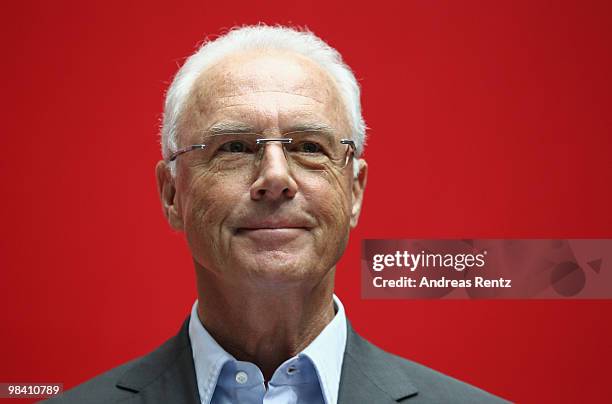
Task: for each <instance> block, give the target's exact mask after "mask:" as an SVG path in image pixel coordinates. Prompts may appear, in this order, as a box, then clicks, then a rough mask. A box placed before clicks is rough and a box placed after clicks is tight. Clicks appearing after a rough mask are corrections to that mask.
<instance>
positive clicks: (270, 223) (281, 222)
mask: <svg viewBox="0 0 612 404" xmlns="http://www.w3.org/2000/svg"><path fill="white" fill-rule="evenodd" d="M310 228H312V226H311V224H310V223H309V222H308V221H306V220H301V219H299V220H298V219H264V220H253V221H247V222H245V223H244V224H241V225H239V226H237V227H236V231H237V232H250V231H257V230H283V229H288V230H290V229H302V230H309V229H310Z"/></svg>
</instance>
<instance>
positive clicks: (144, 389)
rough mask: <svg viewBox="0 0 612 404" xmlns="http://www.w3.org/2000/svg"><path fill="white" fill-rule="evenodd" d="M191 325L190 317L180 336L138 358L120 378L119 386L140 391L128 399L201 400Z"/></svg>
mask: <svg viewBox="0 0 612 404" xmlns="http://www.w3.org/2000/svg"><path fill="white" fill-rule="evenodd" d="M188 326H189V317H188V318H187V320H185V322H184V323H183V326H182V327H181V329H180V331H179V333H178V334H177V335H176V336H174V337H173V338H171V339H169V340H168V341H167V342H166V343H164V344H163V345H162V346H161V347H159V348H158V349H157V350H155V351H154V352H152V353H151V354H149V355H147V356H145V357H143V358H142V359H141V360H139V361H137V362H136V363H135V365H134V366H132V367H131V368H130V369H128V370H127V371H126V372H125V374H124V375H123V376H122V377H121V378H120V379H119V381H118V382H117V387H118V388H120V389H124V390H129V391H133V392H138V394H135V395H134V398H133V399H132V400H129V401H126V403H127V402H134V403H136V402H146V403H194V404H195V403H199V402H200V396H199V393H198V387H197V381H196V377H195V369H194V366H193V354H192V351H191V344H190V341H189V331H188Z"/></svg>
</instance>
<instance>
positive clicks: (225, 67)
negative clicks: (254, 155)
mask: <svg viewBox="0 0 612 404" xmlns="http://www.w3.org/2000/svg"><path fill="white" fill-rule="evenodd" d="M184 111H185V115H184V118H185V119H184V122H185V124H187V125H189V126H192V127H193V126H196V127H198V128H199V129H202V128H203V127H206V126H207V125H209V124H212V123H215V122H214V121H215V120H219V119H222V118H227V119H231V120H240V119H241V118H242V119H245V120H254V121H258V122H257V123H256V125H260V126H262V127H263V126H266V125H273V124H278V125H282V121H283V120H289V121H290V120H292V119H302V118H303V119H309V120H315V121H316V120H321V121H327V122H321V123H325V124H329V125H331V126H334V127H337V128H338V130H339V131H342V132H346V131H347V130H348V117H347V114H346V108H344V104H343V102H342V99H341V96H340V94H339V92H338V89H337V86H336V84H335V82H334V80H333V78H332V77H331V76H330V74H329V73H328V72H327V71H325V70H324V69H323V68H321V67H320V66H319V65H318V64H316V63H315V62H313V61H312V60H310V59H308V58H306V57H304V56H301V55H299V54H295V53H290V52H283V51H272V50H264V51H262V50H259V51H249V52H242V53H237V54H233V55H229V56H226V57H224V58H223V59H222V60H220V61H219V62H217V63H215V64H214V65H213V66H211V67H209V68H208V69H206V70H205V71H204V72H203V73H202V74H201V75H200V77H198V79H197V80H196V83H195V84H194V87H193V89H192V91H191V94H190V96H189V99H188V102H187V104H186V106H185V110H184ZM272 118H275V119H277V122H276V123H274V119H272Z"/></svg>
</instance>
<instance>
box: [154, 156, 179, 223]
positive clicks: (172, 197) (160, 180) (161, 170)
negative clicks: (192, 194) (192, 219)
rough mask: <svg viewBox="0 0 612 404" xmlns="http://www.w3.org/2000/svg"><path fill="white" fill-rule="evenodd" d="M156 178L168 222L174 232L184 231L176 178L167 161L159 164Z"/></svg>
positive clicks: (156, 169) (163, 210) (156, 168)
mask: <svg viewBox="0 0 612 404" xmlns="http://www.w3.org/2000/svg"><path fill="white" fill-rule="evenodd" d="M155 176H156V177H157V192H158V193H159V199H160V201H161V205H162V212H163V213H164V216H165V217H166V220H168V223H169V224H170V227H172V228H173V229H174V230H177V231H183V217H182V215H181V210H180V205H179V204H178V200H177V196H176V186H175V183H174V177H173V176H172V174H171V173H170V167H169V166H168V164H166V162H165V161H163V160H161V161H159V162H158V163H157V166H155Z"/></svg>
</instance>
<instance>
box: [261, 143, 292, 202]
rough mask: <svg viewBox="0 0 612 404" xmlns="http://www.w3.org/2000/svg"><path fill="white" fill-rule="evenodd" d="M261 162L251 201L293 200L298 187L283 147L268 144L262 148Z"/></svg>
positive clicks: (277, 144)
mask: <svg viewBox="0 0 612 404" xmlns="http://www.w3.org/2000/svg"><path fill="white" fill-rule="evenodd" d="M262 148H263V150H261V151H260V152H261V153H262V156H261V160H260V161H259V165H258V167H257V173H258V176H257V179H256V180H255V182H253V184H252V185H251V189H250V192H251V199H252V200H254V201H258V200H264V199H269V200H278V199H281V198H288V199H291V198H293V197H294V196H295V194H296V193H297V189H298V185H297V183H296V182H295V180H294V179H293V176H292V175H291V173H290V171H289V165H288V162H287V158H286V157H285V153H284V150H283V145H282V144H280V143H274V142H271V143H267V144H264V145H263V146H262Z"/></svg>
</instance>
